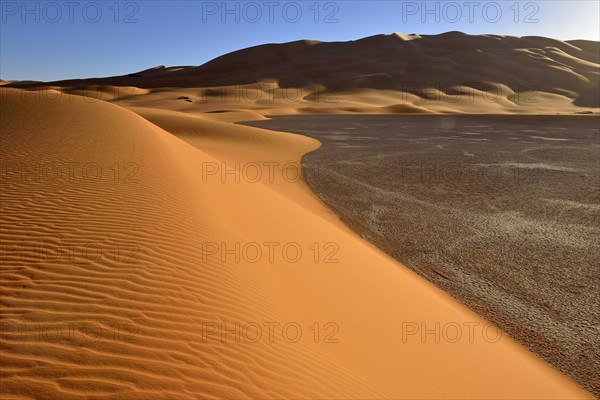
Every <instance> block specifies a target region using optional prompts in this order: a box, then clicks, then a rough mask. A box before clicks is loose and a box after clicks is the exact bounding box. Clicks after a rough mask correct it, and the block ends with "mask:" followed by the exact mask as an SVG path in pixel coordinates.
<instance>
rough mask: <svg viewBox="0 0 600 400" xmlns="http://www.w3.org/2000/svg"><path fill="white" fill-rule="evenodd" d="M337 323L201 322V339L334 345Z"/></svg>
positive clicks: (336, 338) (204, 341)
mask: <svg viewBox="0 0 600 400" xmlns="http://www.w3.org/2000/svg"><path fill="white" fill-rule="evenodd" d="M339 331H340V326H339V324H337V323H336V322H332V321H327V322H323V323H319V322H314V323H312V324H310V325H303V324H300V323H298V322H293V321H291V322H290V321H286V322H277V321H266V322H244V323H240V322H236V323H232V324H228V323H225V322H202V324H201V332H202V336H201V337H202V342H203V343H207V342H209V341H219V342H221V343H258V342H265V343H292V344H293V343H298V342H300V341H301V340H305V341H307V342H312V343H325V344H335V343H339V338H338V337H337V335H338V333H339Z"/></svg>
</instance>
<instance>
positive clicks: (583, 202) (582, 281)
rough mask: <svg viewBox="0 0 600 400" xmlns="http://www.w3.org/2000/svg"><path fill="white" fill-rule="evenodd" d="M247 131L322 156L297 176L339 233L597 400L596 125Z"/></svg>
mask: <svg viewBox="0 0 600 400" xmlns="http://www.w3.org/2000/svg"><path fill="white" fill-rule="evenodd" d="M246 124H248V125H252V126H259V127H263V128H269V129H274V130H283V131H289V132H296V133H300V134H303V135H307V136H310V137H313V138H315V139H317V140H319V141H320V142H321V143H323V145H322V146H321V147H320V148H319V149H318V150H316V151H314V152H311V153H308V154H306V155H305V156H304V157H303V163H302V165H303V167H304V172H305V176H306V178H307V180H308V183H309V185H310V186H311V188H312V189H313V190H314V191H315V192H316V193H317V194H318V195H319V197H320V198H321V199H322V200H323V201H324V202H325V203H326V204H327V205H328V206H329V207H331V208H332V209H334V210H336V212H337V213H339V215H340V216H341V218H342V220H343V221H344V222H345V223H346V224H347V225H348V226H350V227H352V229H353V230H355V231H356V232H358V233H359V234H360V235H361V236H362V237H364V238H366V239H367V240H369V241H370V242H371V243H373V244H375V245H376V246H377V247H379V248H380V249H382V250H384V251H385V252H386V253H387V254H390V255H392V256H393V257H394V258H395V259H396V260H398V261H400V262H401V263H402V264H404V265H406V266H408V267H410V268H411V269H412V270H414V271H415V272H417V273H419V274H420V275H421V276H423V277H425V278H427V279H428V280H429V281H430V282H433V283H434V284H436V285H437V286H438V287H440V288H442V289H444V290H445V291H447V292H449V293H451V294H452V295H453V296H454V297H456V298H458V299H460V300H461V301H462V302H463V303H465V304H467V305H468V306H469V307H471V308H472V309H473V310H475V311H476V312H477V313H479V314H480V315H483V316H484V317H486V318H488V319H489V320H491V321H493V322H494V323H495V324H497V325H498V326H500V327H501V328H502V329H503V330H504V331H505V332H507V333H508V334H510V335H511V336H513V337H515V338H517V339H519V341H520V342H521V343H523V344H524V345H526V346H527V347H528V348H529V349H531V350H532V351H534V352H536V353H537V354H540V355H541V356H543V357H544V358H545V359H546V360H548V361H550V362H551V363H552V364H554V365H555V366H556V367H558V368H559V369H560V370H562V371H563V372H565V373H567V374H569V375H570V376H572V377H573V378H575V379H577V380H578V382H580V383H581V384H582V385H584V386H586V387H587V388H588V389H590V390H592V391H594V392H595V393H596V394H600V382H599V381H598V374H597V371H598V370H600V365H599V364H598V363H599V361H600V354H599V353H598V348H597V340H598V330H597V326H596V323H597V321H599V320H600V312H599V311H598V310H599V308H598V307H597V305H598V299H597V294H596V293H597V291H598V275H597V273H598V272H597V263H598V260H600V228H599V227H600V197H599V196H600V193H599V192H598V185H599V183H600V166H599V163H600V159H599V157H598V155H599V154H600V121H599V120H598V118H597V117H569V116H474V115H452V116H449V115H444V116H428V115H426V116H406V115H405V116H382V115H380V116H348V115H345V116H287V117H283V116H282V117H274V118H273V119H272V120H269V121H259V122H252V123H246ZM592 304H594V305H595V306H592V307H590V305H592Z"/></svg>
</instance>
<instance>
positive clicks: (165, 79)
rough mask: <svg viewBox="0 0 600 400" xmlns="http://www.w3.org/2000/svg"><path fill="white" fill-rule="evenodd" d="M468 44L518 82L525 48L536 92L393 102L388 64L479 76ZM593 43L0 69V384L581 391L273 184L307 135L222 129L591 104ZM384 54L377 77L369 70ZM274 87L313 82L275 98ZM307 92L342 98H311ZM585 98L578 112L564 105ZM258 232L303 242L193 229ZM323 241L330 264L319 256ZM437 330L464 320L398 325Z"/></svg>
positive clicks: (65, 392)
mask: <svg viewBox="0 0 600 400" xmlns="http://www.w3.org/2000/svg"><path fill="white" fill-rule="evenodd" d="M436 38H437V39H436ZM408 39H411V40H408ZM436 41H438V42H440V44H439V45H434V43H435V42H436ZM461 41H465V45H463V47H462V48H463V50H462V51H463V52H465V54H464V55H462V56H460V55H458V54H459V53H461V50H460V49H459V48H457V47H458V46H456V45H457V43H458V42H461ZM470 41H475V43H482V44H483V45H485V44H486V43H487V42H490V43H498V48H494V47H489V48H488V47H486V46H487V45H486V46H477V48H481V49H482V52H483V54H488V53H490V54H491V53H493V52H497V53H498V54H502V52H507V53H508V54H513V52H514V54H513V56H514V57H517V58H518V57H523V59H524V60H527V63H526V64H527V65H528V67H527V68H524V67H520V66H519V65H520V64H519V63H514V67H513V68H515V69H514V70H513V72H512V76H513V77H516V76H519V77H520V76H521V75H519V74H520V73H519V68H524V70H525V71H529V70H531V71H533V72H535V71H536V69H538V71H537V75H536V74H534V73H533V72H532V73H531V77H532V79H533V78H536V77H537V79H541V76H543V74H544V73H543V72H540V70H539V68H541V67H539V68H538V67H536V65H538V64H536V63H545V64H543V65H544V69H543V71H544V72H545V71H547V73H548V74H549V75H548V77H547V78H545V79H544V80H543V81H544V82H550V84H551V86H552V87H548V88H547V90H548V91H543V92H542V91H540V92H539V93H537V95H539V96H540V97H539V99H540V100H542V101H541V102H540V103H536V105H532V106H529V105H527V106H525V105H521V104H517V103H515V102H513V101H511V100H509V99H508V98H507V100H503V101H501V102H499V103H496V104H494V103H490V102H488V101H486V100H484V99H482V98H480V99H476V100H474V101H472V102H465V101H464V100H461V101H460V102H459V103H460V104H457V103H449V102H443V103H439V104H437V105H432V106H419V105H418V103H419V99H422V98H421V97H420V95H419V96H417V95H415V94H411V95H407V96H408V100H407V101H402V99H401V97H402V96H404V95H403V94H402V92H399V91H398V90H396V89H397V88H394V87H393V85H392V83H391V82H393V81H395V80H396V79H398V76H399V75H396V74H392V73H391V72H390V71H404V73H405V74H406V77H407V78H408V77H410V79H412V80H418V79H420V78H419V76H417V75H413V72H417V73H419V72H418V71H419V69H420V68H431V71H437V68H444V66H443V65H437V64H440V63H439V61H435V60H439V57H444V59H447V60H453V59H456V60H457V61H453V62H452V63H451V64H452V65H453V66H455V67H457V68H458V69H457V70H458V71H460V70H461V68H462V69H463V72H462V73H460V74H459V73H458V72H454V71H455V69H454V68H448V69H447V70H446V71H447V72H448V74H449V75H448V77H449V78H448V79H450V77H453V79H454V78H460V77H464V78H470V80H472V79H473V77H474V76H475V75H476V74H477V72H476V71H478V70H477V69H476V68H475V67H474V66H473V64H472V63H471V64H466V63H463V64H466V65H467V66H468V67H465V66H461V65H463V64H460V63H459V62H458V61H461V60H464V59H466V58H465V57H467V56H468V55H471V57H473V58H474V61H475V60H478V58H477V57H479V56H478V55H477V54H479V53H478V52H472V51H467V50H466V49H468V48H471V47H473V46H475V45H472V44H471V43H470ZM521 41H522V45H523V46H525V45H526V44H527V48H530V47H531V48H533V47H532V46H533V45H532V44H529V43H537V46H538V48H539V46H542V45H543V46H544V48H545V47H547V46H551V44H553V43H554V45H552V46H554V47H556V48H557V49H560V50H550V49H546V50H544V51H545V52H547V53H548V54H551V53H552V54H554V53H556V54H557V55H555V56H554V57H555V58H559V59H560V60H561V61H560V62H558V61H556V60H555V58H553V59H552V60H550V59H548V60H546V58H545V57H542V58H539V57H534V56H531V55H527V52H526V51H519V50H517V48H516V47H518V46H517V45H513V44H511V43H513V42H521ZM442 42H444V43H442ZM561 43H562V44H561ZM576 45H577V49H575V48H572V47H573V46H576ZM519 46H520V45H519ZM594 46H597V44H594V43H591V42H581V43H579V42H577V43H574V42H572V43H571V44H568V43H563V42H556V41H552V40H550V39H535V38H529V39H528V38H523V39H517V38H499V37H498V38H496V37H487V36H485V37H470V36H463V35H462V34H456V33H451V34H446V35H440V36H437V37H433V36H431V37H423V38H411V37H402V36H400V35H391V36H376V37H372V38H367V39H363V40H360V41H355V42H350V43H346V44H344V43H318V42H296V43H291V44H284V45H266V46H260V47H256V48H252V49H247V50H243V51H242V53H232V54H230V55H227V56H224V57H222V58H219V59H216V60H214V61H212V62H210V63H207V64H205V65H203V66H201V67H182V68H169V69H164V68H157V69H153V70H148V71H144V72H140V73H137V74H132V76H126V77H115V78H104V79H90V80H81V81H65V82H54V83H50V84H40V83H32V82H30V83H23V82H21V83H18V82H9V83H4V84H3V85H2V86H3V87H2V88H0V105H1V113H0V126H1V127H2V134H1V136H0V155H1V159H2V168H3V169H2V171H1V172H2V175H1V180H0V182H1V185H2V190H1V191H0V211H1V212H0V246H1V247H0V249H1V259H0V261H1V262H2V267H1V270H0V271H1V278H2V279H1V280H0V288H1V303H0V318H1V320H0V323H1V324H2V325H1V327H2V330H1V331H0V374H1V377H2V383H1V385H0V393H1V397H2V399H3V400H4V399H67V400H68V399H84V398H85V399H112V398H125V399H165V398H169V399H198V398H236V399H237V398H306V399H311V398H336V399H341V398H348V399H350V398H389V399H399V398H421V399H432V398H448V399H450V398H452V399H455V398H472V399H498V398H503V399H523V398H544V399H581V398H592V395H591V394H590V393H588V392H586V391H584V390H583V389H581V388H580V387H579V386H577V385H576V384H575V383H574V382H572V381H571V380H569V379H568V378H567V377H565V376H564V375H562V374H560V373H559V372H557V371H556V370H554V369H553V368H552V367H550V366H549V365H548V364H546V363H544V362H543V361H541V360H540V359H539V358H538V357H537V356H535V355H534V354H532V353H530V352H528V351H527V350H526V349H524V348H523V347H522V346H520V345H518V344H516V343H515V342H514V341H513V340H512V339H510V338H509V337H507V336H506V335H503V336H502V337H501V338H500V339H499V340H497V341H496V340H490V337H492V338H495V337H496V335H494V332H495V330H494V329H491V330H490V331H489V332H488V331H487V330H486V331H485V332H482V330H483V328H484V327H486V326H487V325H486V324H487V323H486V321H485V320H483V319H482V318H481V317H479V316H477V315H476V314H474V313H473V312H471V311H470V310H469V309H468V308H466V307H465V306H464V305H462V304H460V303H458V302H457V301H456V300H454V299H453V298H452V297H450V296H449V295H447V294H446V293H444V292H443V291H441V290H440V289H438V288H436V287H435V286H433V285H432V284H430V283H428V282H427V281H425V280H424V279H423V278H421V277H419V276H418V275H417V274H415V273H414V272H412V271H410V270H409V269H407V268H405V267H404V266H403V265H401V264H399V263H398V262H396V261H394V260H393V259H392V258H391V257H389V256H387V255H385V254H384V253H382V252H381V251H380V250H378V249H377V248H375V247H374V246H373V245H371V244H369V243H367V242H366V241H364V240H362V239H361V238H360V237H359V236H357V235H356V234H355V233H353V232H352V231H350V230H349V229H348V228H347V227H346V226H345V225H343V224H342V223H341V222H340V220H339V219H338V217H337V216H336V215H335V214H333V212H332V211H331V210H329V209H328V208H326V207H325V206H324V205H323V203H322V202H321V201H320V200H319V199H318V198H317V197H316V196H315V195H314V194H313V193H312V192H311V191H310V189H309V188H308V187H307V185H306V184H305V183H304V182H303V181H302V180H300V181H297V182H290V181H289V179H285V178H284V177H286V176H287V175H286V171H285V165H286V163H291V164H292V165H298V164H299V162H300V158H301V157H302V155H303V154H305V153H307V152H309V151H312V150H315V149H317V148H318V147H319V145H320V144H319V142H318V141H316V140H314V139H311V138H307V137H304V136H300V135H294V134H286V133H281V132H272V131H267V130H263V129H258V128H251V127H246V126H239V125H235V124H232V122H236V121H241V120H258V119H264V118H265V115H268V114H273V113H279V114H286V113H290V114H291V113H309V112H332V113H340V112H365V113H375V112H382V111H385V112H389V113H398V112H404V111H408V112H415V111H416V112H498V113H512V112H515V113H518V112H522V113H538V112H541V113H551V112H565V113H573V112H588V111H590V112H597V111H598V109H597V106H596V108H594V107H591V108H590V106H588V105H589V104H591V103H589V102H588V101H589V99H590V98H591V99H592V100H593V97H594V96H589V95H585V93H588V92H586V91H587V90H592V88H593V87H594V85H596V87H597V85H598V71H597V63H598V60H597V59H595V60H594V59H593V57H592V56H591V54H592V53H593V51H594V50H593V49H594ZM412 47H415V48H414V49H413V50H410V49H411V48H412ZM502 47H504V49H502ZM391 49H397V51H398V56H394V55H393V54H391V53H392V51H391ZM511 49H512V50H511ZM567 49H571V50H569V51H571V52H572V53H573V54H576V55H577V56H573V55H570V56H569V55H568V54H571V53H568V54H567ZM243 52H248V53H247V54H244V53H243ZM403 52H404V54H414V58H410V60H409V58H408V57H407V58H406V59H405V57H404V56H402V54H403ZM467 53H468V54H467ZM521 53H523V54H521ZM534 53H535V52H534ZM376 54H378V55H379V57H381V60H379V59H378V58H376V57H375V55H376ZM386 54H387V56H386ZM558 54H560V56H559V55H558ZM562 54H565V55H564V56H563V55H562ZM444 55H445V56H444ZM481 57H482V58H484V56H481ZM497 57H498V58H497V60H504V59H505V58H506V59H508V58H510V57H508V56H499V55H498V56H497ZM511 57H512V56H511ZM247 60H248V61H247ZM344 60H346V61H344ZM427 60H429V61H427ZM363 62H364V63H363ZM498 62H500V61H494V62H490V63H489V64H488V66H489V68H490V70H489V71H488V70H485V71H483V72H481V75H480V76H481V77H483V76H484V75H485V73H488V72H489V74H492V73H493V72H492V70H493V71H497V72H495V73H496V74H497V76H496V75H494V78H493V79H499V80H500V78H499V77H501V76H504V75H503V74H505V78H506V82H507V83H506V84H509V82H508V80H509V79H510V78H511V74H510V73H508V72H507V71H506V69H505V70H504V71H502V68H500V67H497V63H498ZM503 62H508V61H503ZM344 63H345V64H346V65H344ZM361 63H362V64H361ZM560 63H563V64H564V65H563V66H562V67H560V68H559V67H558V66H559V65H561V64H560ZM340 64H341V66H340ZM378 64H379V65H381V66H382V67H380V68H378V67H377V65H378ZM430 64H431V65H430ZM386 65H390V66H393V68H392V67H390V68H387V67H386ZM567 65H569V66H572V68H571V67H569V66H567ZM270 66H272V67H270ZM492 67H493V68H492ZM270 68H271V69H270ZM382 68H383V69H384V70H385V72H383V75H381V76H376V75H372V76H371V77H368V76H367V75H369V74H380V73H381V69H382ZM257 69H259V70H260V71H257ZM413 69H414V70H413ZM469 69H472V70H469ZM594 69H595V70H594ZM467 70H468V71H467ZM285 71H287V72H285ZM335 71H337V72H335ZM486 71H487V72H486ZM501 71H502V73H501ZM575 71H576V72H575ZM438 72H439V71H438ZM438 72H434V73H433V74H434V75H435V76H429V79H430V80H431V81H434V80H435V79H431V78H434V77H437V76H441V75H438ZM286 73H287V75H285V74H286ZM353 74H354V75H353ZM386 74H389V77H387V75H386ZM454 74H456V75H454ZM525 74H526V72H523V76H525ZM357 75H362V78H360V77H358V76H357ZM490 76H491V75H490ZM423 77H425V76H424V75H423ZM558 77H560V79H558ZM345 78H348V80H346V81H345V82H346V84H343V85H342V86H338V87H339V89H337V88H336V89H334V88H333V86H334V82H342V83H343V82H344V79H345ZM363 78H364V79H363ZM386 79H387V82H388V83H389V85H392V86H389V85H387V84H386V83H385V81H386ZM296 80H298V81H299V83H297V84H296V83H294V82H295V81H296ZM215 81H226V82H225V83H226V84H227V85H222V86H221V85H212V86H211V82H212V83H214V82H215ZM259 81H260V83H261V84H262V83H265V82H271V84H273V85H275V86H276V87H278V88H279V89H276V90H274V91H273V93H274V97H275V99H274V100H273V101H267V102H265V101H255V100H252V99H250V98H249V97H244V96H241V97H242V98H241V99H239V101H237V99H235V98H233V99H232V98H231V97H230V96H231V95H235V94H236V93H238V94H239V93H240V88H239V87H236V86H235V85H238V84H243V85H245V84H248V83H252V82H259ZM361 82H362V84H361ZM265 84H266V83H265ZM286 85H290V86H289V87H296V86H295V85H297V87H298V88H300V89H302V91H305V92H306V93H307V94H306V96H304V97H303V98H302V99H300V100H299V101H289V99H287V100H286V99H285V98H283V97H281V96H285V94H286V90H285V88H286V87H287V86H286ZM328 85H329V86H328ZM15 86H21V87H22V88H17V87H15ZM388 86H389V87H388ZM544 87H545V86H544ZM310 88H313V89H314V90H315V91H316V90H318V91H319V93H326V94H327V95H328V96H329V95H331V94H333V95H334V97H336V100H335V102H334V103H329V102H325V101H315V100H316V97H315V95H314V91H313V92H310V93H309V91H308V90H309V89H310ZM243 90H246V89H243ZM252 90H254V92H253V91H252ZM311 90H312V89H311ZM545 90H546V89H545ZM247 92H248V93H254V94H260V93H261V92H262V90H256V89H250V88H249V89H248V90H247ZM262 93H264V92H262ZM311 93H312V95H311ZM224 95H227V96H224ZM319 96H320V95H319ZM423 96H425V94H423ZM586 96H587V97H586ZM508 97H510V95H508ZM582 98H585V99H588V100H585V101H584V103H586V105H581V104H580V105H577V104H575V103H576V102H577V99H580V100H579V101H580V102H581V101H583V100H581V99H582ZM204 100H205V101H204ZM111 103H112V104H111ZM142 117H143V118H142ZM236 163H241V164H246V165H247V164H253V165H256V166H258V168H259V172H260V174H261V175H262V176H263V177H265V176H273V177H274V179H273V180H267V179H264V178H263V179H260V180H259V181H258V182H252V181H250V180H248V179H241V180H239V181H236V179H235V177H232V175H231V174H230V175H228V176H227V177H225V178H223V176H222V175H221V174H219V173H217V174H215V175H210V176H207V174H206V171H207V166H210V167H211V168H214V167H217V168H222V169H225V168H229V169H234V168H235V166H236ZM270 166H274V167H272V168H271V167H270ZM56 168H58V170H59V171H60V173H61V175H60V177H56V176H55V175H54V174H53V171H55V170H56ZM100 171H101V173H100V174H98V173H99V172H100ZM219 172H221V171H219ZM270 242H276V243H278V245H279V246H282V245H284V244H288V243H295V244H296V245H297V246H299V247H300V248H301V249H302V250H303V254H304V256H302V257H301V258H300V259H299V260H298V261H296V262H290V260H289V259H285V258H284V257H282V255H281V254H282V253H281V252H275V258H274V260H273V261H271V260H267V259H266V258H265V257H266V255H265V254H263V256H262V257H261V258H260V260H259V261H258V262H250V261H248V257H241V258H240V259H239V260H237V259H236V256H235V255H231V254H229V255H228V256H225V257H223V258H224V261H223V260H222V259H221V257H219V256H222V254H217V255H210V256H207V251H206V245H207V243H212V244H218V245H222V244H225V245H226V246H227V248H229V249H231V248H234V247H235V245H236V243H239V244H241V245H242V246H244V245H245V244H248V243H259V244H263V243H270ZM315 243H316V244H317V247H318V248H319V249H320V253H318V254H317V255H315V254H314V252H311V251H310V249H311V248H313V249H314V247H313V246H314V245H315ZM328 244H333V246H334V248H335V249H337V250H336V252H335V256H334V260H336V261H337V262H334V263H325V262H324V260H325V258H324V257H325V254H324V253H325V246H327V245H328ZM90 248H91V249H96V250H97V251H95V252H94V251H92V253H93V254H94V256H90V254H89V253H87V252H86V251H87V250H89V249H90ZM82 250H86V251H82ZM265 253H266V252H265ZM238 255H239V253H238ZM315 323H318V325H316V326H317V328H316V331H317V332H318V333H319V335H318V337H316V339H315V333H314V332H315ZM436 323H439V324H440V326H442V327H447V326H450V327H451V328H452V327H454V328H455V327H456V326H459V327H460V328H461V329H462V330H463V333H462V334H461V337H460V338H459V339H458V340H449V336H450V337H451V338H455V335H452V334H451V333H449V332H452V331H444V332H441V331H440V330H439V328H438V330H437V334H436V333H433V334H432V333H430V334H428V335H426V336H425V337H424V338H423V337H422V336H421V335H420V333H421V332H415V334H411V335H408V336H407V335H406V333H407V326H410V327H411V329H420V328H421V326H424V327H427V328H428V329H432V327H435V326H436ZM236 324H240V325H241V326H242V327H244V326H245V327H248V326H252V327H256V326H257V325H258V326H261V327H262V336H261V337H259V339H258V340H256V341H255V342H253V341H249V340H247V339H248V338H250V337H254V333H255V329H254V328H253V329H251V330H250V331H251V333H249V332H248V331H242V332H241V333H242V337H241V339H240V340H236V335H235V334H229V335H228V336H224V337H223V336H222V335H221V334H222V333H223V332H224V330H225V329H226V330H227V331H231V330H234V331H235V326H236ZM269 324H271V325H270V326H274V328H273V334H272V335H271V333H270V332H269V329H267V328H266V326H269ZM289 324H292V325H294V326H297V327H300V328H301V329H302V334H301V335H300V337H297V335H295V334H294V332H295V329H291V331H290V332H288V335H287V336H285V335H284V332H283V331H284V327H285V326H287V325H289ZM407 324H408V325H407ZM422 324H425V325H422ZM469 326H473V327H474V328H473V329H474V335H473V339H472V340H470V336H471V335H470V334H469V333H468V327H469ZM311 327H312V328H311ZM336 327H337V328H336ZM214 329H216V331H215V330H214ZM434 329H435V328H434ZM239 333H240V332H239V330H238V338H239ZM436 335H437V336H441V335H443V337H442V338H441V339H440V340H436V337H437V336H436ZM271 336H272V337H273V340H270V339H271ZM290 336H292V337H294V338H297V339H298V340H297V341H296V342H294V343H291V342H290V340H285V338H288V339H289V337H290ZM326 339H329V340H326Z"/></svg>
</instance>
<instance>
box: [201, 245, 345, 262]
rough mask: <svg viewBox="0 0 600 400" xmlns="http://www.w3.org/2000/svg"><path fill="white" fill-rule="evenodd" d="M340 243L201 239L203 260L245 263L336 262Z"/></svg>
mask: <svg viewBox="0 0 600 400" xmlns="http://www.w3.org/2000/svg"><path fill="white" fill-rule="evenodd" d="M339 251H340V246H339V245H338V244H337V243H336V242H333V241H331V242H324V243H319V242H311V243H308V244H304V245H303V244H300V243H298V242H294V241H289V242H282V241H270V242H202V250H201V260H202V263H208V262H220V263H223V264H225V263H234V264H239V263H246V264H257V263H260V264H297V263H300V262H306V263H314V264H337V263H339V262H340V260H339V259H338V258H337V257H338V253H339Z"/></svg>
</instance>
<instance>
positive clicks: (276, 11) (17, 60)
mask: <svg viewBox="0 0 600 400" xmlns="http://www.w3.org/2000/svg"><path fill="white" fill-rule="evenodd" d="M599 3H600V2H599V1H598V0H585V1H569V0H562V1H518V2H517V1H515V0H508V1H507V0H504V1H501V0H500V1H499V0H497V1H495V2H494V1H471V0H465V1H365V0H362V1H319V2H317V1H315V0H308V1H269V0H265V1H214V2H213V1H152V0H142V1H119V2H116V1H115V0H108V1H86V0H57V1H27V2H23V1H6V0H0V5H1V8H0V10H1V16H0V18H1V19H0V24H1V27H0V45H1V48H0V77H1V78H2V79H7V80H16V79H19V80H25V79H31V80H45V81H48V80H57V79H64V78H85V77H98V76H111V75H122V74H126V73H130V72H136V71H139V70H143V69H146V68H150V67H153V66H156V65H167V66H175V65H200V64H202V63H204V62H206V61H209V60H210V59H212V58H214V57H217V56H219V55H222V54H225V53H227V52H230V51H233V50H238V49H241V48H244V47H248V46H253V45H257V44H263V43H280V42H287V41H292V40H298V39H316V40H323V41H332V40H353V39H358V38H361V37H365V36H369V35H374V34H378V33H392V32H402V33H406V34H408V33H420V34H436V33H441V32H445V31H450V30H459V31H463V32H466V33H472V34H481V33H495V34H506V35H516V36H525V35H537V36H549V37H554V38H558V39H589V40H600V38H599V35H600V33H599V32H600V26H599V15H600V7H599Z"/></svg>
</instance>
